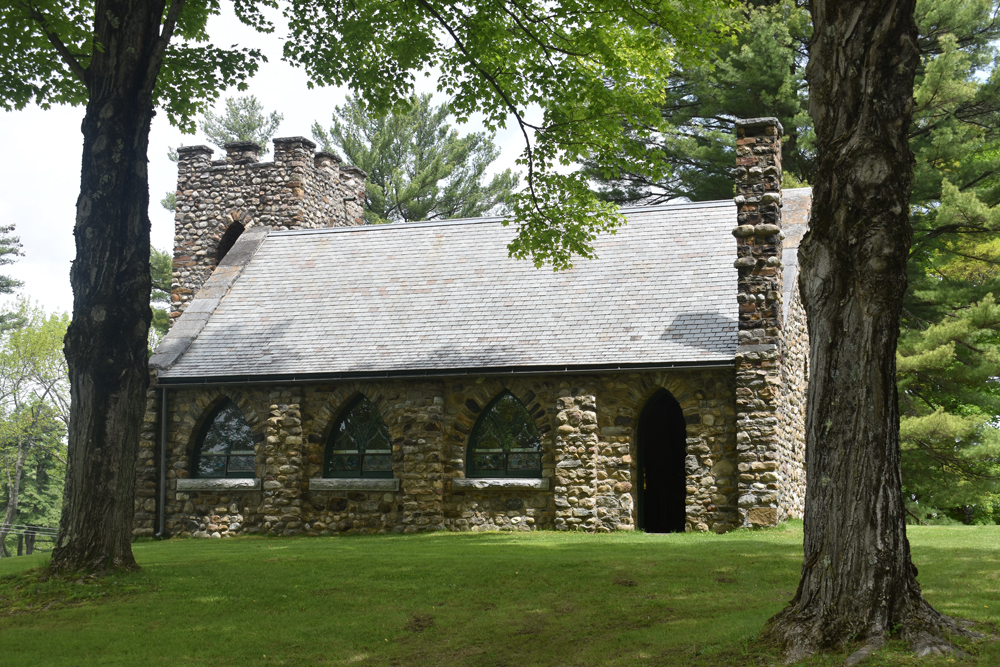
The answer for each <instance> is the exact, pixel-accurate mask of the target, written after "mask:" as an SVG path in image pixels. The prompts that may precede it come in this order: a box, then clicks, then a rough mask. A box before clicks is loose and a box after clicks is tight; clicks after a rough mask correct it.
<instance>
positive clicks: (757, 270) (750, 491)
mask: <svg viewBox="0 0 1000 667" xmlns="http://www.w3.org/2000/svg"><path fill="white" fill-rule="evenodd" d="M781 134H782V127H781V123H779V122H778V119H777V118H750V119H746V120H738V121H736V171H735V176H736V199H735V201H736V211H737V227H736V229H734V230H733V236H735V237H736V256H737V258H736V262H735V267H736V269H737V271H738V278H737V296H736V298H737V301H738V303H739V329H738V334H737V335H738V346H737V350H736V386H737V389H736V391H737V395H736V411H737V433H736V449H737V455H738V468H739V511H740V517H741V518H742V520H743V524H744V525H750V526H773V525H775V524H777V522H778V516H779V510H778V508H779V503H780V498H779V497H778V496H779V489H780V484H779V482H780V481H781V480H780V475H781V471H780V463H781V451H782V450H781V443H780V433H779V423H778V420H779V417H780V412H779V400H780V395H781V352H782V351H781V344H782V336H781V329H782V307H781V302H782V286H783V280H782V279H783V276H782V264H781V252H782V243H781V237H782V234H781Z"/></svg>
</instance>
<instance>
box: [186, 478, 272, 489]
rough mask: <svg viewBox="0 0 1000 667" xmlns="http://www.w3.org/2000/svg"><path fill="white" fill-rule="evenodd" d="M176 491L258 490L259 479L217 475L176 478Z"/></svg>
mask: <svg viewBox="0 0 1000 667" xmlns="http://www.w3.org/2000/svg"><path fill="white" fill-rule="evenodd" d="M177 490H178V491H259V490H260V480H259V479H255V478H252V477H218V478H201V479H179V480H177Z"/></svg>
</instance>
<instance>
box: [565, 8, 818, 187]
mask: <svg viewBox="0 0 1000 667" xmlns="http://www.w3.org/2000/svg"><path fill="white" fill-rule="evenodd" d="M727 19H728V21H729V22H731V23H733V24H736V25H740V26H741V29H740V30H739V32H738V33H737V38H736V40H735V41H734V42H733V43H730V44H724V45H723V46H722V47H721V48H719V49H718V50H717V51H716V53H715V55H714V57H713V58H712V60H711V61H709V62H700V63H695V64H692V65H691V66H688V67H681V68H678V69H677V70H675V71H674V72H672V73H671V75H670V77H669V80H668V85H667V89H666V103H665V104H664V105H663V107H662V114H663V120H664V121H665V123H666V129H665V130H664V131H662V132H655V131H652V130H654V128H652V127H650V126H635V125H633V126H629V127H627V128H626V132H627V138H626V139H625V141H627V142H629V144H630V145H631V146H632V150H646V151H648V152H649V153H650V155H655V156H658V158H659V159H660V160H661V161H662V164H661V173H662V175H663V176H662V177H661V178H650V177H649V176H648V175H644V174H641V173H638V172H635V171H630V170H614V169H609V168H608V166H607V164H602V163H601V162H598V161H596V160H585V161H584V165H585V173H586V174H587V175H589V176H590V177H591V178H593V179H594V180H595V181H596V182H597V184H598V187H597V191H598V193H599V195H600V196H601V198H602V199H605V200H607V201H613V202H616V203H618V204H622V205H629V204H662V203H666V202H669V201H673V200H676V199H681V200H684V199H687V200H690V201H709V200H718V199H729V198H731V197H732V196H733V194H734V191H733V177H732V168H733V165H734V164H735V162H736V152H735V148H736V141H735V120H736V119H737V118H755V117H761V116H773V117H776V118H778V120H779V121H781V124H782V126H783V127H784V129H785V136H784V141H783V145H782V167H783V170H784V174H785V187H797V186H799V185H801V184H802V183H804V182H805V181H807V180H808V177H809V172H810V170H811V169H812V162H813V153H812V144H811V138H812V120H811V119H810V118H809V115H808V112H807V104H808V98H807V86H806V82H805V78H804V74H805V64H806V59H807V52H806V49H807V46H808V42H809V38H810V36H811V35H812V25H811V23H810V21H809V13H808V11H807V10H806V9H805V3H803V2H800V1H797V0H778V1H777V2H774V1H761V2H750V3H746V4H742V5H739V6H736V7H733V8H730V9H728V10H727Z"/></svg>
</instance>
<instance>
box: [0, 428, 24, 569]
mask: <svg viewBox="0 0 1000 667" xmlns="http://www.w3.org/2000/svg"><path fill="white" fill-rule="evenodd" d="M26 458H28V447H27V445H25V443H24V442H22V441H18V443H17V458H16V459H14V476H13V477H10V476H8V477H7V486H8V487H9V488H8V489H7V511H6V512H4V515H3V524H2V525H0V545H3V548H2V549H0V558H3V557H4V556H9V555H10V554H9V553H7V548H6V545H7V533H9V532H10V526H12V525H14V520H15V519H16V518H17V498H18V496H19V495H20V494H21V474H22V473H23V472H24V460H25V459H26ZM19 546H20V545H19ZM18 555H19V556H20V555H21V554H18Z"/></svg>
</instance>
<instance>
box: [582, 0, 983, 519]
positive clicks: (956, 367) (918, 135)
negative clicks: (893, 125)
mask: <svg viewBox="0 0 1000 667" xmlns="http://www.w3.org/2000/svg"><path fill="white" fill-rule="evenodd" d="M998 8H1000V3H997V2H996V1H995V0H972V1H967V0H919V2H917V9H916V20H917V24H918V26H919V28H920V37H919V47H920V50H921V64H920V66H919V68H918V70H917V76H916V81H915V85H914V100H915V102H916V104H915V107H914V112H913V122H912V125H911V130H910V147H911V150H912V151H913V153H914V156H915V158H916V163H915V166H914V187H913V195H912V199H911V211H912V214H911V221H912V224H913V226H914V232H915V235H914V242H913V247H912V250H911V254H910V259H909V262H908V274H909V276H908V278H909V288H908V290H907V293H906V297H905V302H904V312H903V319H902V325H901V326H902V331H901V338H900V342H899V359H898V370H899V392H900V407H901V413H902V414H901V422H902V423H901V429H902V438H903V440H902V442H903V469H904V470H903V472H904V476H903V485H904V492H905V494H906V497H907V500H908V509H909V511H910V512H911V514H912V516H913V517H914V518H916V519H919V520H922V521H923V520H931V521H941V520H962V521H984V520H989V521H993V520H1000V511H998V509H995V508H1000V501H998V500H996V497H997V496H996V494H997V493H1000V485H998V483H997V479H998V477H997V475H998V474H1000V459H997V458H996V456H997V449H996V446H995V445H993V444H991V443H995V442H998V441H1000V434H998V432H997V428H996V426H997V420H998V418H1000V410H998V409H997V408H998V407H1000V404H998V403H997V402H996V399H995V398H994V395H995V393H996V389H997V387H996V384H995V382H994V381H993V380H992V379H991V378H995V377H998V376H1000V366H998V365H997V364H996V363H995V359H996V356H995V355H996V354H997V351H998V349H1000V348H997V345H998V343H1000V339H998V338H997V336H996V329H995V326H994V323H993V322H992V320H991V319H990V317H989V316H988V313H989V312H992V311H991V306H990V304H997V303H1000V302H998V301H997V299H998V298H1000V267H998V262H1000V212H998V209H997V208H996V206H997V204H998V203H1000V77H998V75H997V72H996V68H995V63H996V61H997V59H998V57H1000V50H998V49H997V46H996V42H997V40H998V39H1000V25H998V24H997V22H996V21H995V16H996V14H997V11H998ZM732 12H733V13H732V14H731V16H732V18H733V20H734V21H737V20H742V21H744V22H745V23H744V29H743V30H742V31H741V32H740V33H739V38H738V40H737V43H736V44H734V45H733V46H732V47H731V48H723V49H721V50H719V52H718V53H717V56H716V59H715V60H714V61H713V62H712V63H710V64H708V65H704V64H703V65H700V66H699V67H697V68H694V69H687V70H685V69H681V70H678V71H677V72H675V73H674V75H673V76H672V78H671V88H670V89H669V91H668V102H667V104H666V105H665V106H664V111H663V113H664V117H665V119H666V120H667V121H668V122H669V123H670V124H671V126H672V129H671V130H669V131H668V132H666V133H664V134H662V135H654V140H647V141H646V143H645V145H647V146H648V147H649V148H650V150H654V151H657V152H658V153H659V155H660V156H661V157H662V159H663V160H664V162H665V164H666V166H665V168H664V173H667V174H669V176H668V177H667V178H664V179H661V180H650V179H648V178H644V177H640V176H637V175H635V174H630V173H619V174H618V175H617V177H615V178H608V177H606V176H602V172H601V170H600V169H599V168H598V167H597V165H595V164H589V165H588V173H589V174H591V175H592V176H593V177H595V180H596V182H597V190H598V192H599V193H600V196H601V197H603V198H605V199H608V200H611V201H616V202H619V203H622V204H631V203H660V202H667V201H671V200H673V199H680V198H686V199H689V200H692V201H699V200H711V199H727V198H729V197H731V196H732V193H733V191H732V187H733V186H732V183H733V181H732V175H731V170H732V168H733V165H734V164H735V154H734V151H733V147H734V139H733V136H734V132H733V123H734V121H735V119H736V118H741V117H755V116H776V117H777V118H778V119H779V120H780V121H781V123H782V125H783V126H784V128H785V137H784V143H783V146H782V161H783V165H782V166H783V169H784V173H785V182H784V185H785V187H796V186H799V185H802V184H806V183H808V181H809V179H810V174H811V170H812V169H813V161H814V155H813V152H812V139H813V134H812V121H811V119H810V118H809V116H808V114H807V109H808V103H809V100H808V90H807V88H806V86H805V82H804V78H803V75H804V65H805V55H806V52H805V49H806V45H807V43H808V40H809V37H810V35H811V30H812V28H811V25H810V22H809V15H808V12H807V11H806V9H805V3H802V2H798V1H795V0H778V1H777V2H766V1H762V2H754V3H747V4H746V5H744V6H743V7H742V8H740V9H738V10H732ZM630 136H631V137H632V138H633V139H635V138H636V137H646V136H650V135H649V134H648V131H647V130H646V129H642V130H641V131H640V130H636V129H634V128H633V129H630ZM984 300H985V301H984ZM972 350H976V352H975V353H973V352H972ZM911 357H912V358H911Z"/></svg>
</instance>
